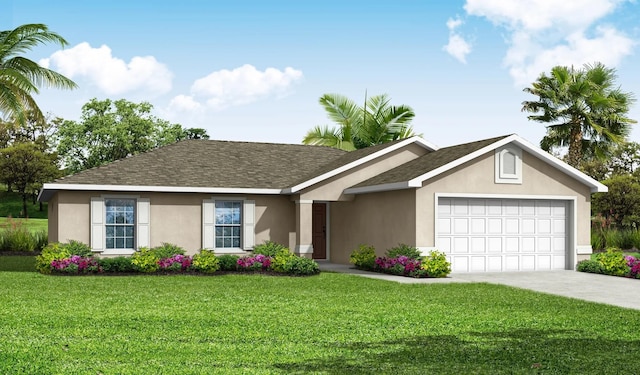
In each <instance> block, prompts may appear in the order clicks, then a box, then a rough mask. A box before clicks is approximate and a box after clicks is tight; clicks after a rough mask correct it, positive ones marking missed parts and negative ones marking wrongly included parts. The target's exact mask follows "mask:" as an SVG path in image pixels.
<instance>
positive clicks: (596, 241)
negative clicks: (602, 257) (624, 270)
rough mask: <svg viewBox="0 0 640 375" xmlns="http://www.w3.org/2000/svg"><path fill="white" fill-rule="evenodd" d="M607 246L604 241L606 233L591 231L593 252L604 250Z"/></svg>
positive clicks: (597, 230) (596, 230)
mask: <svg viewBox="0 0 640 375" xmlns="http://www.w3.org/2000/svg"><path fill="white" fill-rule="evenodd" d="M605 246H606V244H605V239H604V233H603V231H602V230H599V229H592V230H591V248H592V249H593V250H604V248H605Z"/></svg>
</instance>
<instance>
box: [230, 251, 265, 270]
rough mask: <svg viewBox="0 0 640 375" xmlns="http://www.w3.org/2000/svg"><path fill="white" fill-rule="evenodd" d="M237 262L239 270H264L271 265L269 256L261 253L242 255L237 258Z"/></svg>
mask: <svg viewBox="0 0 640 375" xmlns="http://www.w3.org/2000/svg"><path fill="white" fill-rule="evenodd" d="M237 264H238V270H240V271H261V270H262V271H264V270H268V269H269V268H270V267H271V257H268V256H266V255H262V254H258V255H256V256H252V257H242V258H238V262H237Z"/></svg>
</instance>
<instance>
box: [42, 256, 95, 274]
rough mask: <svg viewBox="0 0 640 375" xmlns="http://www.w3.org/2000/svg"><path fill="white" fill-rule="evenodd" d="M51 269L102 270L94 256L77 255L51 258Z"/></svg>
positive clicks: (68, 270)
mask: <svg viewBox="0 0 640 375" xmlns="http://www.w3.org/2000/svg"><path fill="white" fill-rule="evenodd" d="M51 269H52V270H53V271H54V272H60V273H91V272H102V268H101V267H100V265H99V264H98V262H97V261H96V260H95V259H94V258H92V257H81V256H79V255H73V256H71V257H69V258H64V259H57V260H53V261H51Z"/></svg>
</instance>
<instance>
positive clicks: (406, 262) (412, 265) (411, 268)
mask: <svg viewBox="0 0 640 375" xmlns="http://www.w3.org/2000/svg"><path fill="white" fill-rule="evenodd" d="M374 269H375V270H378V271H380V272H384V273H390V274H392V275H403V276H413V275H414V273H415V272H416V271H417V270H419V269H420V261H419V260H417V259H412V258H409V257H408V256H406V255H400V256H399V257H396V258H387V257H379V258H376V260H375V267H374Z"/></svg>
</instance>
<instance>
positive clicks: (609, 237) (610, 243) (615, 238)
mask: <svg viewBox="0 0 640 375" xmlns="http://www.w3.org/2000/svg"><path fill="white" fill-rule="evenodd" d="M602 234H603V236H604V244H605V248H610V247H617V248H623V247H624V236H623V234H622V231H620V230H617V229H607V230H604V231H603V233H602Z"/></svg>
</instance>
